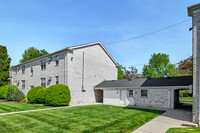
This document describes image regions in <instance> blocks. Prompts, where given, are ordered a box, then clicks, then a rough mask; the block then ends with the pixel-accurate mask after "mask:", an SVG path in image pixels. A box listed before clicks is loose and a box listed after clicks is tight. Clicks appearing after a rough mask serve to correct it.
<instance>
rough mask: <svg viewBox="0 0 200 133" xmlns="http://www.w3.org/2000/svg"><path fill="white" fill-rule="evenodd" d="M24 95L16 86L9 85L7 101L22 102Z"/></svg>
mask: <svg viewBox="0 0 200 133" xmlns="http://www.w3.org/2000/svg"><path fill="white" fill-rule="evenodd" d="M24 97H25V96H24V93H23V92H22V91H21V90H19V89H18V88H17V87H16V86H13V85H8V89H7V93H6V99H7V100H9V101H18V102H19V101H21V100H22V99H23V98H24Z"/></svg>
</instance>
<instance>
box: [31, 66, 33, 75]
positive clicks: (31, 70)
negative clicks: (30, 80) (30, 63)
mask: <svg viewBox="0 0 200 133" xmlns="http://www.w3.org/2000/svg"><path fill="white" fill-rule="evenodd" d="M31 77H33V68H32V67H31Z"/></svg>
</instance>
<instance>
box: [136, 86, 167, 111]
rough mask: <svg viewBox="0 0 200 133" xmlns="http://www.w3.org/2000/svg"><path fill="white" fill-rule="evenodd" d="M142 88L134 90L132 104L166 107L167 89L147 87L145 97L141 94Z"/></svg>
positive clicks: (158, 107)
mask: <svg viewBox="0 0 200 133" xmlns="http://www.w3.org/2000/svg"><path fill="white" fill-rule="evenodd" d="M141 90H142V89H136V90H135V96H134V105H135V106H138V107H153V108H157V109H167V108H168V102H169V101H168V89H148V90H147V97H143V96H141Z"/></svg>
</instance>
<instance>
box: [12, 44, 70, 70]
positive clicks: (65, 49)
mask: <svg viewBox="0 0 200 133" xmlns="http://www.w3.org/2000/svg"><path fill="white" fill-rule="evenodd" d="M66 51H69V52H73V50H71V49H68V48H64V49H61V50H59V51H56V52H53V53H50V54H47V55H43V56H40V57H37V58H35V59H32V60H29V61H26V62H23V63H20V64H17V65H14V66H11V68H13V67H18V66H21V65H24V64H27V63H30V62H33V61H36V60H40V59H42V58H46V57H48V56H51V55H54V54H57V53H60V52H66Z"/></svg>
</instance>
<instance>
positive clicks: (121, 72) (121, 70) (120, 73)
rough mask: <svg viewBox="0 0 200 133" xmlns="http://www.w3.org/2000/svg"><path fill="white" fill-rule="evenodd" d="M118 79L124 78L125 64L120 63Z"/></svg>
mask: <svg viewBox="0 0 200 133" xmlns="http://www.w3.org/2000/svg"><path fill="white" fill-rule="evenodd" d="M117 75H118V76H117V77H118V80H122V79H124V71H123V66H122V65H119V66H118V74H117Z"/></svg>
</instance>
